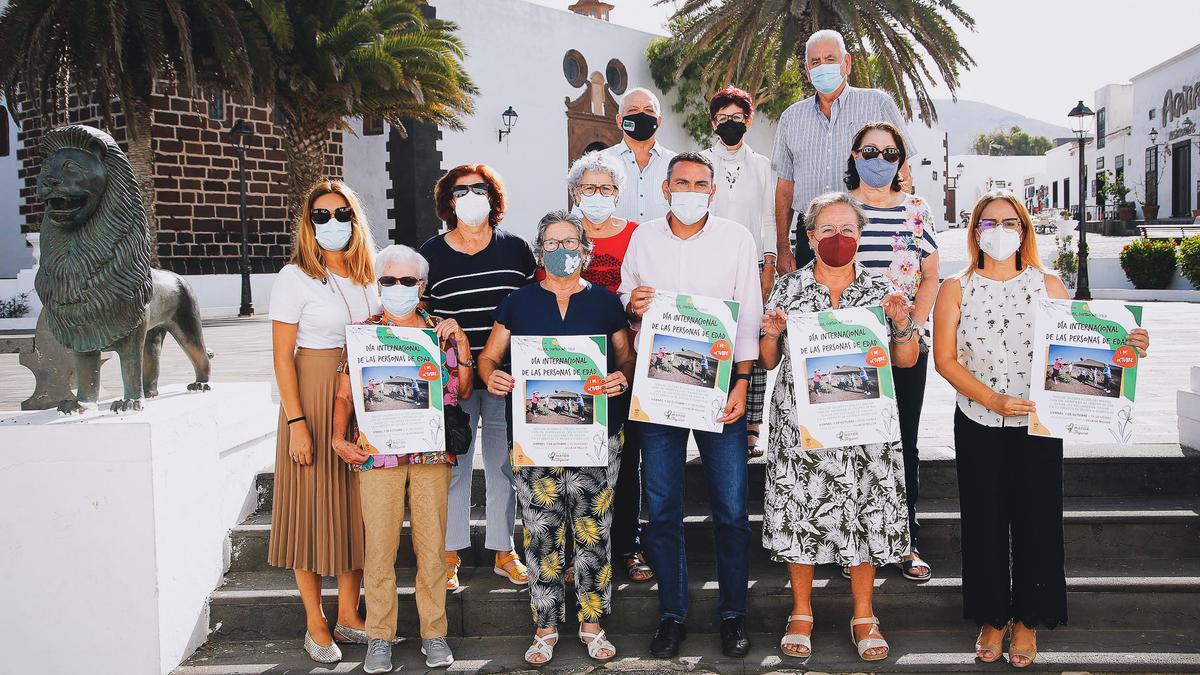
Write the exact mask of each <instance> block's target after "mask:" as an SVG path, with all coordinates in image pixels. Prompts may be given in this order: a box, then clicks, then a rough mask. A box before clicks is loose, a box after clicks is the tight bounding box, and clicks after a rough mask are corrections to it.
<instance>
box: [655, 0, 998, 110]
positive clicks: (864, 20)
mask: <svg viewBox="0 0 1200 675" xmlns="http://www.w3.org/2000/svg"><path fill="white" fill-rule="evenodd" d="M668 1H671V2H674V3H675V4H676V6H677V10H676V12H675V14H674V15H673V16H672V18H671V33H672V38H673V40H674V48H675V49H676V50H677V60H676V64H677V70H676V72H677V73H683V72H684V70H685V69H687V68H688V67H689V66H691V65H693V64H695V65H697V66H699V68H700V73H699V78H700V81H701V82H702V83H703V85H704V86H703V88H704V90H705V91H716V90H717V89H719V88H720V87H722V86H724V85H725V84H728V83H729V82H735V83H738V84H739V86H742V87H743V88H745V89H747V90H748V91H751V92H753V93H756V95H757V96H758V97H760V98H761V99H762V100H763V101H764V102H770V101H771V99H772V98H773V97H774V96H775V94H776V91H775V89H776V87H775V83H776V82H777V81H779V80H780V79H782V76H783V75H784V74H785V73H786V71H788V70H790V69H793V68H799V69H803V55H804V42H805V40H807V39H808V36H809V35H811V34H812V33H814V32H815V31H817V30H820V29H823V28H832V29H833V30H836V31H838V32H840V33H841V34H842V35H843V36H844V37H845V39H846V48H847V50H848V51H849V52H850V53H851V54H853V55H855V56H857V57H859V59H860V61H859V62H860V64H861V66H860V67H858V68H855V69H853V70H852V71H851V83H852V84H854V85H856V86H874V87H879V88H881V89H884V90H886V91H888V92H889V93H891V94H892V96H893V98H895V99H896V104H897V105H898V106H899V107H900V110H901V111H902V112H903V113H904V114H905V116H906V117H911V116H912V113H913V107H912V103H911V101H910V99H911V98H915V99H916V101H917V108H918V110H919V114H920V117H921V119H922V120H924V121H925V122H926V123H932V122H934V121H936V120H937V111H936V110H935V109H934V106H933V101H932V99H931V98H930V96H929V92H928V89H927V82H929V81H930V80H931V79H932V78H933V72H932V71H931V70H930V67H929V64H930V63H932V64H933V66H934V67H935V68H936V69H937V72H938V75H939V76H940V78H941V80H942V81H943V82H945V84H946V86H947V87H948V88H949V89H950V91H951V93H953V92H954V91H955V90H956V89H957V88H958V84H959V80H958V77H959V71H960V69H965V68H968V67H970V66H972V65H974V64H975V61H974V60H973V59H972V58H971V57H970V55H969V54H967V51H966V49H964V48H963V46H962V45H961V44H960V43H959V41H958V36H957V35H956V34H955V31H954V27H953V26H952V24H951V22H950V19H951V18H952V19H954V20H956V21H958V22H959V23H961V24H962V25H963V26H964V27H966V28H968V29H971V30H974V26H975V20H974V19H972V18H971V17H970V16H969V15H968V14H967V13H966V12H965V11H963V10H962V9H961V8H960V7H959V6H958V4H957V2H955V0H683V1H682V2H677V0H657V2H656V3H655V4H660V5H661V4H664V3H666V2H668ZM922 52H924V55H925V56H926V57H927V59H926V58H924V57H923V56H922ZM872 57H873V58H872ZM868 59H871V61H870V63H869V67H864V66H868V63H867V62H866V61H867V60H868Z"/></svg>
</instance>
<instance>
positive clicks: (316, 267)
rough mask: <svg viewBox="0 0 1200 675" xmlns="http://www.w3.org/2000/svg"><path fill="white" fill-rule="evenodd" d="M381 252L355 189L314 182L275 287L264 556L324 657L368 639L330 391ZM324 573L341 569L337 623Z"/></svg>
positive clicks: (364, 308)
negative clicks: (296, 595)
mask: <svg viewBox="0 0 1200 675" xmlns="http://www.w3.org/2000/svg"><path fill="white" fill-rule="evenodd" d="M374 256H375V242H374V240H373V239H372V238H371V231H370V229H369V228H368V226H367V221H366V218H365V216H364V212H363V208H362V205H361V204H360V203H359V200H358V197H357V196H356V195H355V194H354V192H353V191H352V190H351V189H350V188H349V187H347V186H346V185H345V184H343V183H341V182H338V181H326V182H321V183H317V184H316V185H314V186H313V187H312V189H311V190H310V191H309V193H308V197H307V198H306V199H305V200H304V209H303V212H302V213H301V214H300V221H299V223H298V225H297V229H296V243H295V248H294V249H293V251H292V259H291V262H290V263H289V264H288V265H287V266H285V267H284V268H283V269H282V270H280V272H279V274H278V276H277V277H276V278H275V284H274V287H273V288H272V289H271V337H272V340H271V341H272V348H273V352H274V361H275V381H276V383H277V384H278V387H279V400H280V412H279V432H278V441H277V449H276V457H275V492H274V503H273V506H272V512H271V538H270V544H269V549H268V553H267V562H268V563H269V564H271V565H273V566H275V567H283V568H287V569H291V570H293V571H294V573H295V575H296V587H297V588H298V589H299V591H300V600H301V602H302V603H303V605H304V612H305V615H306V616H307V624H308V626H307V631H306V632H305V634H304V649H305V651H307V652H308V655H309V656H310V657H311V658H312V659H313V660H314V661H318V662H320V663H335V662H337V661H339V660H340V659H341V657H342V654H341V650H340V649H339V648H338V646H337V644H336V641H341V642H355V643H362V644H365V643H366V641H367V636H366V633H365V632H364V628H365V624H364V621H363V617H362V616H361V615H360V614H359V613H358V604H359V589H360V588H361V586H362V568H363V560H364V555H365V545H364V540H363V522H362V513H361V509H360V506H359V496H358V481H357V476H356V474H355V473H353V472H352V471H350V469H349V467H348V465H347V464H346V463H345V462H343V461H342V460H341V459H339V458H338V456H337V455H336V454H335V453H334V450H333V400H334V391H335V388H336V385H337V368H338V363H339V360H340V358H341V354H342V349H343V347H344V346H345V343H346V326H347V325H349V324H352V323H359V322H361V321H363V320H365V319H366V318H367V317H369V316H371V315H373V314H377V313H378V312H379V293H378V291H377V289H376V285H375V269H374ZM321 577H337V585H338V615H337V621H336V623H335V627H334V628H333V630H332V631H331V630H330V628H329V623H328V621H327V620H326V618H325V613H324V611H323V610H322V608H321Z"/></svg>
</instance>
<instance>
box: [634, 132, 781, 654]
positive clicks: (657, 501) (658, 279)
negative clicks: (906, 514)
mask: <svg viewBox="0 0 1200 675" xmlns="http://www.w3.org/2000/svg"><path fill="white" fill-rule="evenodd" d="M660 190H661V191H662V193H663V198H664V199H665V200H666V201H667V203H668V204H669V206H670V210H669V212H668V213H667V215H666V217H665V218H658V219H655V220H651V221H649V222H647V223H644V224H643V225H642V226H641V227H639V228H638V229H637V230H636V231H635V232H634V233H633V236H632V237H631V239H630V242H629V249H628V251H627V252H626V253H625V260H624V261H623V263H622V265H621V287H620V292H621V300H622V301H623V302H625V307H626V312H627V313H628V314H629V317H630V320H631V322H632V323H634V324H635V325H638V324H640V322H641V318H642V315H644V314H645V313H646V310H647V308H648V307H649V306H650V300H651V298H653V296H654V293H655V291H656V290H661V291H671V292H680V293H690V294H695V295H704V296H709V297H715V298H721V299H724V300H736V301H738V302H739V303H741V306H740V309H739V312H738V322H737V337H736V338H735V339H734V344H733V360H734V373H735V374H734V376H733V378H734V379H733V384H732V386H731V387H730V390H729V398H728V401H727V403H726V405H725V409H724V411H723V416H722V418H721V420H720V421H721V422H722V423H723V424H724V425H725V427H724V429H723V430H722V431H721V432H719V433H717V432H706V431H692V430H689V429H681V428H678V427H670V426H665V425H660V424H650V423H646V422H642V423H638V427H639V429H638V435H639V438H640V440H641V446H642V483H643V485H644V488H645V492H646V500H647V505H648V507H649V509H648V510H649V521H650V522H649V525H648V526H647V528H646V529H645V531H644V537H643V539H644V543H645V545H646V550H647V552H648V553H649V554H650V559H651V561H652V562H653V564H654V571H655V575H656V577H657V580H658V605H659V626H658V631H657V632H656V633H655V635H654V639H653V640H652V641H651V643H650V653H651V654H653V655H654V656H655V657H657V658H672V657H674V656H675V655H676V654H678V652H679V646H680V644H681V643H682V642H683V640H684V638H685V637H686V630H685V629H684V622H685V620H686V619H687V610H688V583H687V555H686V551H685V549H684V543H683V480H682V476H683V468H684V464H685V463H686V461H687V446H688V435H689V434H693V435H694V436H695V439H696V445H697V447H699V449H700V460H701V462H702V463H703V465H704V472H705V476H706V477H707V479H708V497H709V503H710V504H711V505H712V519H713V533H714V536H715V538H716V543H717V546H716V551H717V582H718V585H719V587H720V594H719V597H718V600H717V613H718V615H719V618H720V620H721V648H722V651H723V652H724V653H725V654H726V655H727V656H729V657H732V658H741V657H744V656H745V655H746V653H747V652H749V650H750V639H749V637H748V636H747V633H746V629H745V626H744V622H745V616H746V584H747V582H748V581H749V577H750V561H749V555H750V520H749V515H748V513H747V510H746V475H747V470H746V421H745V419H744V417H743V415H744V413H745V406H746V391H747V386H748V384H749V380H750V366H751V365H752V364H753V363H754V361H755V360H756V359H757V358H758V337H759V329H760V327H761V322H762V307H763V302H762V290H761V288H760V287H759V277H758V252H757V250H756V248H755V245H754V239H753V237H751V236H750V233H749V232H747V231H746V228H744V227H742V226H741V225H738V224H737V223H735V222H733V221H731V220H726V219H725V218H719V217H717V216H714V215H711V214H710V213H709V208H710V206H711V204H712V199H713V194H714V192H715V190H716V186H715V185H714V183H713V167H712V162H710V161H709V160H708V158H707V157H705V156H703V155H701V154H699V153H694V152H685V153H682V154H679V155H676V156H675V157H674V158H673V159H672V160H671V162H670V164H669V165H668V167H667V180H665V181H663V182H662V184H661V187H660Z"/></svg>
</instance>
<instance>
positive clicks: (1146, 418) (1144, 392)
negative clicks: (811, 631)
mask: <svg viewBox="0 0 1200 675" xmlns="http://www.w3.org/2000/svg"><path fill="white" fill-rule="evenodd" d="M1145 307H1146V313H1145V316H1146V326H1147V327H1148V328H1149V330H1150V333H1151V348H1150V356H1149V358H1147V359H1146V360H1144V361H1142V363H1141V374H1140V376H1139V377H1138V394H1137V431H1136V433H1135V435H1134V442H1136V443H1177V442H1178V440H1179V432H1178V427H1177V422H1176V414H1175V396H1176V394H1175V392H1176V391H1178V390H1179V389H1181V388H1187V386H1188V383H1189V371H1190V368H1191V366H1193V365H1200V304H1192V303H1165V302H1160V303H1156V302H1150V303H1146V304H1145ZM204 335H205V340H206V342H207V344H208V348H209V349H211V350H212V351H214V352H215V353H216V356H215V357H214V358H213V361H212V368H213V374H212V381H213V388H214V389H219V388H220V384H221V382H245V381H250V382H263V381H266V382H271V383H272V392H273V394H272V395H275V394H274V375H273V373H272V364H271V323H270V321H269V320H267V319H266V318H265V317H262V318H252V319H236V318H227V319H212V320H207V321H205V327H204ZM773 379H774V373H772V380H771V382H769V383H768V405H769V400H770V387H771V386H773ZM160 381H161V382H162V383H168V384H169V383H179V382H190V381H191V366H190V365H189V364H188V362H187V359H186V357H185V356H184V355H183V352H182V351H181V350H180V349H179V348H178V347H177V346H176V345H175V344H174V341H173V340H172V339H171V338H169V337H168V338H167V343H166V345H165V346H164V347H163V359H162V376H161V379H160ZM120 388H121V373H120V369H119V366H118V365H117V359H116V358H115V357H114V358H111V359H109V360H108V362H107V363H105V365H104V367H103V369H102V373H101V396H102V398H106V399H108V398H113V397H115V396H117V395H119V394H120ZM32 390H33V375H32V374H31V373H30V372H29V371H28V370H26V369H25V368H24V367H23V366H21V365H20V364H19V363H18V362H17V355H16V354H0V410H17V409H19V408H20V405H21V401H22V400H23V399H25V398H26V397H27V396H28V395H29V393H30V392H31V391H32ZM150 405H153V402H151V403H150ZM953 415H954V390H953V389H952V388H951V387H950V385H949V384H948V383H947V382H946V381H945V380H943V379H942V377H941V376H940V375H938V374H937V373H936V372H935V371H934V368H933V363H932V360H931V361H930V365H929V381H928V385H927V387H926V390H925V406H924V412H923V414H922V417H921V434H920V438H921V445H922V447H924V448H929V449H930V450H932V449H933V448H948V447H950V446H952V445H953V421H952V418H953ZM762 438H763V440H764V442H765V439H766V438H767V435H766V432H765V431H764V432H763V434H762Z"/></svg>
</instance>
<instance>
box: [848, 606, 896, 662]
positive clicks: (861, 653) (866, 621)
mask: <svg viewBox="0 0 1200 675" xmlns="http://www.w3.org/2000/svg"><path fill="white" fill-rule="evenodd" d="M867 625H870V626H872V628H871V630H870V631H868V632H867V637H865V638H863V639H861V640H858V639H855V637H854V627H855V626H867ZM873 635H877V636H879V637H872V636H873ZM850 644H852V645H854V648H855V649H857V650H858V658H860V659H862V660H863V661H882V660H884V659H886V658H887V657H888V655H889V654H891V652H892V648H891V647H890V646H889V645H888V643H887V640H884V639H883V634H882V633H880V632H879V619H876V618H875V617H873V616H865V617H862V618H861V619H850ZM868 649H883V650H884V652H883V653H882V654H877V655H875V656H867V650H868Z"/></svg>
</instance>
